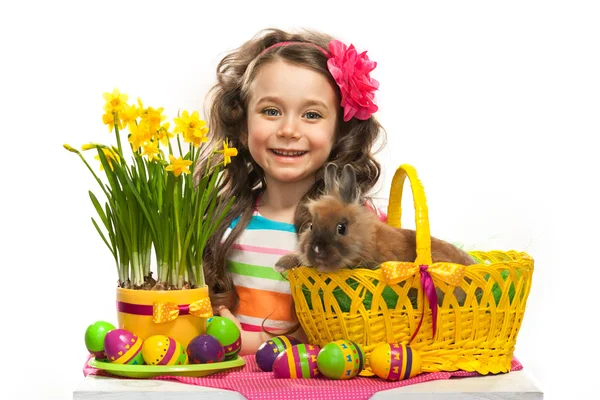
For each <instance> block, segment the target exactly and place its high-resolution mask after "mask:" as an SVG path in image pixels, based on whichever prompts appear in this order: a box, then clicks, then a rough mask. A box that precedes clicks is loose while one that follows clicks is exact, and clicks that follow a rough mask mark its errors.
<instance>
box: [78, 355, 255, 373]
mask: <svg viewBox="0 0 600 400" xmlns="http://www.w3.org/2000/svg"><path fill="white" fill-rule="evenodd" d="M88 365H89V366H90V367H94V368H98V369H101V370H104V371H106V372H108V373H109V374H112V375H117V376H124V377H127V378H154V377H155V376H164V375H171V376H196V377H198V376H206V375H212V374H216V373H217V372H224V371H226V370H228V369H231V368H237V367H242V366H244V365H246V361H244V359H243V358H242V357H238V358H236V359H235V360H230V361H222V362H218V363H211V364H187V365H126V364H113V363H109V362H104V361H98V360H96V359H95V358H91V359H90V360H89V361H88Z"/></svg>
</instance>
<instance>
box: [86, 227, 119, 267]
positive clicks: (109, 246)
mask: <svg viewBox="0 0 600 400" xmlns="http://www.w3.org/2000/svg"><path fill="white" fill-rule="evenodd" d="M92 223H93V224H94V226H95V227H96V230H97V231H98V234H100V237H101V238H102V240H103V241H104V243H105V244H106V247H108V249H109V250H110V252H111V253H112V255H113V257H114V258H115V261H117V262H118V260H117V253H116V252H115V250H114V248H113V246H111V245H110V244H109V243H108V241H107V240H106V238H105V237H104V234H103V233H102V231H101V230H100V227H99V226H98V224H97V223H96V221H95V220H94V218H92Z"/></svg>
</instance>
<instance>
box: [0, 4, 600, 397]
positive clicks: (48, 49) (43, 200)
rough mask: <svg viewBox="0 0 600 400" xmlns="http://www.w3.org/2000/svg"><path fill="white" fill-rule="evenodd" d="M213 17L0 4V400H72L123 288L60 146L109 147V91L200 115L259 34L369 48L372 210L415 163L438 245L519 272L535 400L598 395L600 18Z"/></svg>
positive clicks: (408, 12)
mask: <svg viewBox="0 0 600 400" xmlns="http://www.w3.org/2000/svg"><path fill="white" fill-rule="evenodd" d="M216 3H217V2H214V3H207V2H179V1H172V2H164V3H154V2H149V1H144V2H133V1H131V2H130V1H127V2H125V1H115V2H113V1H97V2H72V3H66V2H61V1H50V2H39V3H31V2H23V1H22V2H18V3H17V2H3V3H2V6H0V59H1V61H0V69H1V73H0V83H1V87H0V99H1V100H0V101H1V108H0V110H1V116H2V119H1V122H0V131H1V136H0V138H1V140H2V150H3V151H2V157H3V158H2V167H3V176H4V178H5V180H4V182H5V185H3V188H2V189H1V196H0V201H1V207H0V212H1V213H2V214H1V220H0V224H1V225H0V226H1V232H2V240H1V241H0V243H1V254H2V263H1V264H0V265H1V271H2V289H1V291H0V296H1V297H2V299H1V301H2V306H1V313H0V318H1V319H0V321H1V322H0V327H1V328H0V335H1V340H0V343H1V344H2V351H1V352H0V358H1V360H2V371H3V372H2V374H1V375H0V379H1V380H2V393H3V394H4V393H7V389H8V394H9V397H11V398H12V396H10V394H12V395H15V394H17V393H23V396H24V395H25V394H27V395H32V396H33V398H51V399H64V398H70V397H71V393H72V391H73V390H74V389H75V388H76V387H77V385H78V384H79V383H80V381H81V380H82V379H83V374H82V367H83V364H84V361H85V359H86V350H85V346H84V341H83V334H84V331H85V329H86V327H87V326H88V325H89V324H90V323H92V322H93V321H96V320H99V319H104V320H108V321H113V322H116V312H115V310H114V302H115V297H114V296H115V289H114V288H115V281H116V279H117V274H116V270H115V267H114V263H113V260H112V258H111V255H110V254H109V252H108V250H107V249H106V247H105V246H104V244H103V243H102V242H101V240H100V238H99V236H98V234H97V233H96V232H95V230H94V228H93V226H92V224H91V221H90V217H92V216H94V215H95V214H94V210H93V208H92V205H91V203H90V201H89V198H88V195H87V191H88V190H93V191H94V192H96V193H98V187H97V186H96V184H95V182H94V181H93V180H92V178H91V175H90V174H89V172H88V171H87V170H86V169H85V168H84V166H83V164H82V163H81V161H80V160H79V159H78V158H77V156H76V155H74V154H72V153H68V152H67V151H65V150H64V149H63V148H62V144H63V143H69V144H71V145H73V146H76V147H79V146H80V145H81V144H83V143H86V142H89V141H98V142H103V143H114V135H109V134H108V131H107V129H106V127H105V126H103V125H102V122H101V114H102V105H103V99H102V93H103V92H107V91H112V88H113V87H115V86H116V87H119V88H120V89H121V91H122V92H124V93H127V94H129V96H130V98H131V99H135V98H137V97H138V96H139V97H141V98H142V100H143V101H144V104H145V105H148V106H154V107H160V106H163V107H165V111H166V113H167V115H169V116H171V117H172V116H174V115H175V113H176V112H177V110H178V109H182V110H183V109H188V110H194V109H198V110H200V111H201V110H202V106H203V98H204V95H205V94H206V92H207V90H208V88H209V87H210V86H211V85H212V84H213V82H214V80H215V67H216V64H217V62H218V60H219V59H220V58H221V57H222V56H223V55H225V53H226V52H227V51H229V50H231V49H233V48H235V47H237V46H239V45H241V44H242V43H243V42H244V41H245V40H247V39H249V38H250V37H251V36H252V35H254V34H255V33H256V32H257V31H258V30H259V29H262V28H266V27H280V28H300V27H306V28H314V29H318V30H323V31H326V32H328V33H330V34H332V35H334V36H336V37H338V38H339V39H341V40H342V41H344V42H346V43H354V44H355V45H356V46H357V48H358V49H359V50H368V55H369V56H370V57H371V59H373V60H375V61H377V62H378V63H379V65H378V67H377V69H376V70H375V71H374V72H373V74H372V75H373V77H375V78H376V79H378V80H379V81H380V83H381V90H380V91H379V92H378V94H377V96H378V97H377V101H378V103H379V105H380V112H379V113H378V115H377V117H378V118H379V120H380V121H381V123H382V124H383V126H384V127H385V128H386V130H387V133H388V145H387V148H386V150H385V151H383V152H382V153H380V154H379V155H378V157H379V159H380V160H381V162H382V163H383V165H384V169H385V172H384V176H383V180H382V182H381V185H380V189H381V190H380V193H379V196H380V197H382V198H383V199H382V201H383V202H385V197H386V196H387V195H388V191H389V184H390V181H391V178H392V176H393V173H394V171H395V169H396V168H397V167H398V166H399V165H400V164H402V163H410V164H412V165H414V166H415V167H416V169H417V171H418V172H419V175H420V177H421V179H422V181H423V184H424V186H425V190H426V193H427V197H428V205H429V210H430V218H431V221H432V227H431V229H432V233H433V234H434V235H436V236H438V237H441V238H444V239H447V240H451V241H455V242H461V243H464V244H465V247H466V248H467V249H473V248H475V249H482V250H491V249H500V250H509V249H514V250H521V251H527V252H528V253H529V254H531V255H532V256H533V257H534V258H535V268H536V269H535V273H534V281H533V287H532V290H531V294H530V297H529V302H528V306H527V312H526V315H525V320H524V322H523V325H522V328H521V332H520V335H519V339H518V342H517V348H516V356H517V357H518V358H519V359H520V361H521V362H522V363H523V365H524V368H525V370H526V371H528V373H530V374H531V375H532V376H533V377H534V378H535V379H536V380H537V382H538V383H539V385H540V386H541V388H542V389H543V390H544V392H545V394H546V398H548V399H557V398H563V397H565V396H566V395H567V394H568V393H575V394H583V393H587V392H588V391H591V389H592V387H593V383H594V382H592V381H591V377H592V376H593V374H594V373H595V371H594V370H593V369H592V368H593V366H594V365H595V363H593V361H594V359H595V358H597V355H598V354H597V353H598V352H597V330H592V329H591V328H590V321H591V320H593V319H596V318H597V315H598V312H597V309H596V308H595V307H596V303H595V302H594V300H595V299H596V298H597V296H596V295H595V293H596V292H597V289H596V287H595V286H594V285H595V284H596V282H597V280H598V268H599V265H598V258H597V249H598V242H599V237H598V233H597V223H598V207H599V205H600V202H599V199H598V195H597V193H596V192H597V188H598V178H597V173H598V171H599V168H598V161H597V149H598V146H597V145H596V144H592V143H593V142H596V140H597V137H598V133H599V127H600V114H599V112H598V110H599V106H600V51H599V50H600V46H599V38H600V28H599V26H600V24H598V21H599V19H600V13H599V10H598V6H597V5H596V4H593V2H588V3H584V2H579V1H568V2H567V1H563V2H556V1H545V2H531V1H518V2H513V1H503V2H494V3H490V2H482V1H460V2H457V1H455V2H449V1H444V2H418V4H406V3H399V4H394V6H393V8H392V6H391V5H390V4H392V3H391V2H389V1H386V2H385V3H386V4H384V3H383V2H378V1H362V2H355V1H343V2H325V1H317V2H313V1H308V0H304V1H298V2H283V1H270V2H258V1H253V2H235V1H227V2H223V4H222V5H217V4H216ZM16 4H18V5H16ZM202 114H203V115H204V113H202ZM90 161H91V162H92V164H93V165H96V164H95V163H96V161H95V160H93V158H92V157H91V154H90ZM406 193H409V192H408V191H407V192H406ZM405 200H406V201H405V205H404V210H406V213H405V218H404V221H405V224H406V226H410V225H411V222H412V221H411V218H412V217H411V201H412V199H411V198H410V197H409V196H408V197H406V198H405ZM7 372H8V374H7ZM28 397H29V396H28Z"/></svg>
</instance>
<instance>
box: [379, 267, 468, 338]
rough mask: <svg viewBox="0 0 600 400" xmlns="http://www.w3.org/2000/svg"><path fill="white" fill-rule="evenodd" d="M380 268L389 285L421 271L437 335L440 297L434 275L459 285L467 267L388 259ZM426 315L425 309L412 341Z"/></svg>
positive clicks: (424, 293)
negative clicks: (436, 289)
mask: <svg viewBox="0 0 600 400" xmlns="http://www.w3.org/2000/svg"><path fill="white" fill-rule="evenodd" d="M380 268H381V271H382V272H383V277H384V279H385V281H386V283H387V284H388V285H392V284H396V283H399V282H402V281H405V280H407V279H408V278H410V277H413V276H415V275H416V274H417V273H418V272H420V273H421V288H422V289H423V296H427V300H428V301H429V307H430V308H431V318H432V322H433V323H432V331H433V332H432V337H435V332H436V327H437V308H438V298H437V293H436V291H435V285H434V283H433V277H435V278H437V279H440V280H441V281H443V282H446V283H447V284H449V285H452V286H459V285H460V282H461V281H462V279H463V278H464V276H465V269H466V267H465V266H464V265H460V264H454V263H444V262H441V263H435V264H433V265H431V266H429V265H424V264H420V265H417V264H416V263H412V262H400V261H386V262H384V263H383V264H381V265H380ZM432 275H433V277H432ZM424 316H425V310H423V314H421V320H420V321H419V325H418V326H417V329H416V330H415V333H413V335H412V337H411V338H410V342H412V341H413V339H414V338H415V336H416V335H417V333H418V332H419V329H421V324H422V323H423V317H424ZM410 342H409V343H410Z"/></svg>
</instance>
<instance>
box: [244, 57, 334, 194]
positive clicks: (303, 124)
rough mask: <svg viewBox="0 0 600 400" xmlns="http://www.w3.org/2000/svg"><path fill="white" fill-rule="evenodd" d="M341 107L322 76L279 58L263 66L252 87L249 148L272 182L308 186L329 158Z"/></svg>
mask: <svg viewBox="0 0 600 400" xmlns="http://www.w3.org/2000/svg"><path fill="white" fill-rule="evenodd" d="M338 105H339V100H338V98H337V95H336V92H335V91H334V88H333V87H332V85H331V84H330V82H329V81H328V80H327V78H325V77H324V76H322V75H321V74H319V73H317V72H315V71H313V70H311V69H309V68H306V67H302V66H297V65H294V64H291V63H288V62H285V61H281V60H276V61H273V62H269V63H267V64H265V65H262V66H261V67H260V69H259V71H258V72H257V74H256V77H255V79H254V81H253V82H252V83H251V85H250V96H249V98H248V107H247V110H248V111H247V123H248V125H247V126H248V136H247V146H248V149H249V151H250V154H251V155H252V158H253V159H254V160H255V161H256V163H257V164H258V165H260V166H261V168H262V169H263V170H264V173H265V178H266V181H267V186H268V185H269V183H270V182H271V183H272V184H277V183H304V184H306V185H307V186H308V187H310V185H312V183H313V182H314V179H315V172H316V171H317V170H318V169H319V168H321V167H322V166H323V165H324V164H325V162H326V161H327V160H328V158H329V153H330V152H331V149H332V147H333V141H334V138H335V131H336V123H337V118H338Z"/></svg>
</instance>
